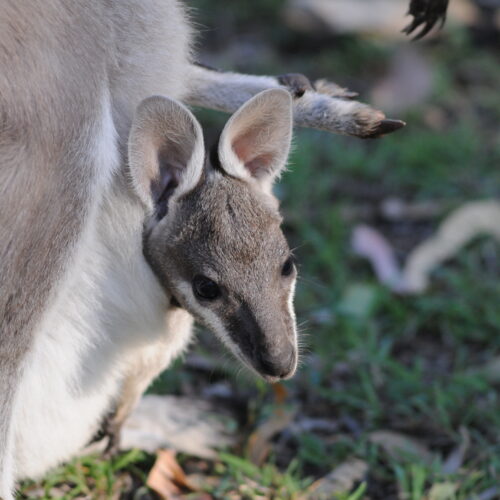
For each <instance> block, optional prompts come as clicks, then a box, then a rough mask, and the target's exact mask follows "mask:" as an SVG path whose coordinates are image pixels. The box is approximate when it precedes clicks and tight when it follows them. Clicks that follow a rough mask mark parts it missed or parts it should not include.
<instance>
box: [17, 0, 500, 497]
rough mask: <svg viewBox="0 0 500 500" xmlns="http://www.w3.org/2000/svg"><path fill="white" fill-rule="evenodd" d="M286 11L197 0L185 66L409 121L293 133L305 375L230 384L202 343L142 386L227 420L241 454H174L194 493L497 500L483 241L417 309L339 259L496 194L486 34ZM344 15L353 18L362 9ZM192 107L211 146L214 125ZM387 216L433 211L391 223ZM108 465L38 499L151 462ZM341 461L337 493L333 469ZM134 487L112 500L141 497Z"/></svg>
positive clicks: (492, 355)
mask: <svg viewBox="0 0 500 500" xmlns="http://www.w3.org/2000/svg"><path fill="white" fill-rule="evenodd" d="M398 1H399V2H402V3H406V2H403V0H398ZM290 3H291V2H287V1H286V0H253V1H252V2H246V1H243V0H238V1H237V0H232V1H231V2H214V1H213V0H193V1H192V2H190V4H191V6H192V8H193V13H192V15H193V18H194V19H195V21H196V23H197V26H198V28H199V29H200V36H199V39H198V51H199V53H200V59H201V61H202V62H204V63H206V64H209V65H212V66H215V67H218V68H220V69H223V70H234V71H240V72H245V73H256V74H273V75H278V74H282V73H287V72H301V73H305V74H307V75H308V76H309V77H311V79H314V78H317V77H326V78H328V79H330V80H333V81H335V82H336V83H338V84H340V85H342V86H346V87H348V88H350V89H351V90H356V91H358V92H359V93H360V100H363V101H365V102H370V103H372V104H374V105H375V106H378V107H380V108H381V109H384V111H386V112H387V113H388V115H389V116H390V117H391V118H399V119H403V120H405V121H407V123H408V126H407V127H406V128H405V129H403V130H402V131H399V132H397V133H395V134H393V135H389V136H387V137H384V138H382V139H378V140H364V141H363V140H360V139H354V138H346V137H339V136H333V135H331V134H327V133H323V132H318V131H312V130H296V135H295V149H294V153H293V155H292V157H291V160H290V168H289V171H288V172H287V173H286V174H285V175H284V176H283V179H282V182H281V183H280V184H279V185H278V186H277V189H276V192H277V194H278V196H279V198H280V199H281V202H282V208H283V213H284V218H285V224H284V229H285V231H286V234H287V236H288V238H289V241H290V244H291V246H292V247H294V248H295V249H296V250H295V254H296V255H297V257H298V262H299V271H300V280H299V282H298V287H297V296H296V309H297V316H298V320H299V323H300V325H301V332H302V344H303V346H304V348H303V358H302V366H301V368H300V371H299V373H298V374H297V375H296V376H295V378H294V379H293V380H291V381H287V382H286V383H285V384H284V388H283V387H282V388H279V389H276V388H274V389H273V388H272V387H269V386H267V385H265V384H263V383H262V382H260V381H257V380H254V379H252V378H250V377H245V376H243V375H242V374H241V373H240V372H237V370H236V369H234V370H233V369H232V365H233V364H234V365H236V364H235V363H234V362H233V361H232V360H230V359H229V357H227V356H224V355H223V354H222V348H221V347H220V346H218V345H215V341H214V340H213V339H212V338H211V336H210V335H208V334H206V333H204V332H200V334H199V342H197V344H196V345H194V346H193V348H192V350H191V353H190V354H189V355H188V356H187V359H186V360H184V361H180V362H178V363H176V366H175V367H173V368H172V369H170V370H169V371H168V372H166V373H165V374H164V375H162V377H160V379H159V380H158V381H156V382H155V384H154V386H153V388H152V389H151V390H152V391H153V392H160V393H168V394H179V395H187V396H191V397H195V398H197V397H203V398H206V399H212V400H215V401H217V404H220V405H221V406H225V407H230V408H231V411H232V412H233V415H236V417H235V422H236V423H235V425H236V428H237V431H238V433H239V435H240V436H241V440H240V444H239V445H238V446H237V447H235V448H233V449H230V450H227V452H226V453H223V454H222V455H221V456H220V459H219V460H217V461H215V462H210V461H209V462H205V461H199V460H196V459H194V458H192V457H189V456H180V457H179V460H180V463H181V465H182V466H183V467H184V468H185V469H186V470H187V471H188V472H189V471H191V470H196V471H198V472H199V471H200V470H203V474H204V475H205V476H206V477H207V478H210V481H207V483H206V484H204V485H203V490H204V491H205V492H207V494H208V496H206V497H201V496H193V497H192V498H216V499H219V498H220V499H225V498H228V499H237V498H250V499H253V498H259V499H261V498H262V499H271V498H273V499H274V498H275V499H289V498H290V499H291V498H296V499H298V498H306V497H305V496H304V495H305V492H307V491H312V489H311V486H310V485H311V484H313V483H314V482H315V481H318V482H316V483H315V486H313V487H312V488H323V491H324V492H326V493H325V494H324V495H325V496H324V498H340V499H351V500H354V499H357V498H359V499H361V498H365V499H372V500H388V499H402V500H420V499H429V500H446V499H457V500H458V499H460V500H461V499H463V500H469V499H470V500H472V499H481V500H488V499H494V498H500V489H499V487H498V485H499V484H500V438H499V436H500V396H499V392H498V389H499V385H500V367H499V366H500V362H499V361H498V360H499V359H500V306H499V303H500V247H499V246H498V243H496V242H495V241H494V240H493V239H492V238H489V237H483V238H479V239H476V240H474V241H473V242H472V243H471V244H469V245H468V246H467V247H466V248H465V249H464V250H463V251H460V252H458V253H457V255H456V256H455V257H454V258H453V259H451V260H450V261H448V262H447V263H446V264H445V265H443V266H441V267H439V268H438V269H437V270H436V271H435V272H434V273H433V275H432V282H431V286H430V288H429V289H428V290H427V291H426V292H425V293H422V294H420V295H415V296H402V295H398V294H395V293H393V292H391V291H390V290H388V289H387V288H386V287H384V286H383V285H382V284H380V283H379V282H378V280H377V278H376V276H375V275H374V273H373V270H372V269H371V267H370V266H369V264H368V263H367V262H366V261H365V260H363V259H362V258H360V257H359V256H356V255H355V253H354V252H353V251H352V247H351V235H352V231H353V229H354V228H355V227H356V226H357V225H359V224H368V225H370V226H372V227H373V228H376V229H377V230H378V231H380V232H381V233H382V234H383V235H384V236H385V237H386V238H387V239H388V241H389V242H390V243H391V244H392V246H393V247H394V249H395V252H396V256H397V258H398V259H399V261H400V262H403V261H404V260H405V258H406V257H407V256H408V254H409V253H410V252H411V250H412V249H413V248H415V246H416V245H418V244H419V243H420V242H422V241H423V240H425V239H426V238H427V237H429V236H430V235H432V234H433V233H434V231H435V230H436V228H437V227H438V225H439V223H440V222H441V221H442V220H443V219H444V218H445V217H446V216H447V214H448V213H450V211H452V210H453V209H455V208H457V207H459V206H461V205H463V204H465V203H467V202H469V201H472V200H481V199H498V196H499V194H500V131H499V128H500V127H499V124H500V91H499V89H500V64H499V63H500V45H499V43H498V37H497V36H496V35H495V33H494V32H493V31H492V32H488V33H486V28H484V29H482V27H481V26H480V25H478V24H477V23H475V22H474V20H473V19H471V22H470V23H463V22H456V21H454V19H453V18H452V19H450V20H449V22H448V23H447V24H446V26H445V28H444V29H443V31H441V32H440V33H438V34H436V35H434V36H432V37H429V38H428V39H426V40H424V41H420V42H417V43H412V42H410V41H409V40H408V39H406V38H405V37H404V36H403V35H400V34H399V33H398V31H397V28H396V27H397V26H399V28H403V27H404V24H405V19H404V18H398V19H396V20H395V24H394V26H395V28H394V31H393V32H392V34H390V33H388V30H385V31H384V30H381V31H377V30H373V32H369V31H371V30H367V31H368V32H369V33H368V32H366V31H365V32H360V31H356V32H355V31H349V30H342V29H339V30H337V32H336V31H335V30H334V29H333V28H331V27H329V26H327V23H326V21H324V20H321V19H320V20H319V21H318V19H317V18H315V19H314V22H315V23H313V22H309V21H307V19H306V17H307V16H306V13H305V12H304V13H302V14H301V13H299V15H297V13H295V14H294V15H292V14H293V13H292V14H290V10H289V9H290ZM331 3H332V4H334V3H335V1H334V0H331ZM356 3H358V4H359V5H360V9H363V10H364V11H365V12H366V15H367V17H368V18H369V17H370V12H369V11H370V8H371V6H370V4H371V2H370V1H365V2H363V1H359V0H358V1H357V2H356ZM452 3H453V2H452ZM287 13H288V14H287ZM297 19H299V21H303V22H299V23H297ZM320 21H322V22H320ZM398 23H399V24H398ZM468 24H469V25H468ZM486 35H488V36H486ZM195 112H196V114H197V116H198V117H199V118H200V120H201V121H202V123H203V125H204V128H205V131H206V135H207V137H208V138H209V141H210V140H214V139H215V137H217V133H218V131H219V130H220V128H221V127H222V126H223V124H224V123H225V121H226V120H227V116H225V115H223V114H221V113H216V112H207V111H202V110H195ZM391 203H392V206H394V204H396V206H406V207H410V208H411V207H415V206H420V207H422V206H423V207H430V208H429V210H423V211H421V212H418V210H417V212H418V213H417V215H415V214H413V215H408V214H407V213H406V212H405V213H402V214H399V215H398V214H396V215H394V213H392V212H391V211H390V210H388V209H387V207H388V206H390V205H391ZM408 213H411V210H410V211H409V212H408ZM498 223H499V224H500V221H498ZM200 359H203V360H205V362H204V363H200V362H199V360H200ZM196 360H197V361H196ZM279 412H282V413H281V415H283V413H284V414H286V415H288V416H289V417H290V418H289V420H290V422H291V423H290V422H289V423H288V424H287V425H283V426H282V428H281V429H279V431H278V432H276V433H274V435H272V436H271V437H269V439H268V440H267V441H268V442H266V446H268V449H269V454H268V455H267V456H266V459H265V460H264V461H263V462H262V461H261V462H260V463H259V464H258V465H257V466H256V465H254V462H255V460H254V459H253V458H252V450H251V449H250V448H251V445H252V443H251V439H250V442H249V436H250V437H251V436H255V433H256V431H258V429H259V428H261V426H263V425H265V423H266V422H268V421H269V419H270V418H276V415H279V414H280V413H279ZM398 440H399V441H398ZM249 447H250V448H249ZM401 449H403V451H401ZM354 459H356V461H353V460H354ZM118 460H120V459H118ZM121 460H122V462H121V463H118V465H117V462H116V460H115V461H114V462H106V461H100V460H98V459H89V460H87V461H85V460H83V461H82V460H81V461H77V462H76V463H75V464H72V465H71V466H70V467H72V468H71V469H68V468H66V469H63V472H62V473H61V472H60V471H59V472H58V473H57V474H59V476H57V474H56V475H54V476H53V477H52V478H50V479H49V480H48V482H47V483H45V486H44V487H42V489H40V487H39V486H38V487H37V489H36V491H37V492H38V494H39V495H41V493H40V491H45V493H44V494H45V495H47V496H46V498H51V496H50V495H52V497H53V495H54V493H50V491H54V490H51V488H53V487H54V485H56V484H60V483H61V481H62V480H63V479H62V478H66V479H65V480H66V482H68V481H69V482H70V484H71V487H67V488H65V489H64V495H66V498H77V497H85V498H116V497H119V496H120V494H121V495H122V497H124V495H125V493H123V489H122V490H120V484H122V483H118V486H117V485H116V484H115V482H116V481H119V479H118V478H119V477H121V476H120V474H121V475H122V476H123V475H132V476H133V477H134V484H136V483H137V482H140V481H141V478H142V479H143V478H144V474H146V471H147V470H148V468H149V467H150V466H151V464H152V460H153V458H152V457H149V456H147V455H145V454H143V453H135V454H132V455H130V454H129V455H126V456H125V458H123V456H122V458H121ZM201 462H203V464H202V465H200V463H201ZM203 467H204V468H203ZM339 467H344V469H342V468H341V469H340V471H342V472H341V473H340V476H342V477H344V478H347V480H346V482H345V483H344V486H339V484H338V481H337V482H336V483H335V481H336V480H335V474H332V471H335V470H337V471H338V470H339V469H338V468H339ZM360 471H361V472H360ZM68 475H69V477H71V479H70V480H68ZM328 475H329V476H328ZM325 476H328V479H325ZM332 477H333V479H332ZM137 478H139V479H137ZM332 483H334V484H333V486H332ZM127 484H128V483H127ZM33 488H34V486H33V484H31V483H30V484H29V485H27V486H26V487H25V489H24V493H23V498H39V497H36V496H34V493H33V491H35V490H34V489H33ZM120 491H122V493H117V492H120ZM138 491H139V490H134V492H132V493H131V492H130V490H129V491H128V493H126V495H128V498H146V497H145V496H144V495H147V493H145V492H144V491H143V490H141V491H140V494H139V493H138ZM30 492H31V493H30ZM96 492H97V493H96ZM86 495H87V496H86ZM134 495H135V496H134ZM141 495H142V496H141ZM210 495H211V496H210ZM319 495H320V494H319V493H317V496H316V497H314V495H312V496H310V497H307V498H319V497H320V496H319ZM182 498H191V497H190V496H189V495H187V496H186V497H182Z"/></svg>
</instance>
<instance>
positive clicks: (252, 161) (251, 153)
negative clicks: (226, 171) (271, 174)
mask: <svg viewBox="0 0 500 500" xmlns="http://www.w3.org/2000/svg"><path fill="white" fill-rule="evenodd" d="M259 133H260V131H259V130H251V131H247V132H246V133H245V134H244V135H241V136H240V137H238V138H236V139H235V140H234V141H233V151H234V153H235V154H236V156H237V157H238V158H239V159H240V160H241V162H242V163H243V165H244V166H245V168H246V169H247V170H248V171H249V172H250V175H251V176H252V177H256V178H257V177H260V176H261V175H262V174H264V173H267V172H268V171H269V170H270V167H271V165H272V163H273V161H274V155H273V154H272V153H261V151H259V149H261V147H259V146H260V145H259V139H260V140H262V138H261V137H259Z"/></svg>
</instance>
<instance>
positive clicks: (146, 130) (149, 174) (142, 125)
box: [128, 96, 205, 218]
mask: <svg viewBox="0 0 500 500" xmlns="http://www.w3.org/2000/svg"><path fill="white" fill-rule="evenodd" d="M204 160H205V147H204V144H203V132H202V130H201V127H200V124H199V123H198V121H197V120H196V118H195V117H194V116H193V114H192V113H191V111H189V110H188V109H187V108H186V107H185V106H184V105H183V104H181V103H180V102H178V101H175V100H174V99H170V98H168V97H164V96H152V97H148V98H147V99H144V100H143V101H142V102H141V103H140V104H139V106H138V108H137V111H136V113H135V116H134V120H133V122H132V127H131V129H130V135H129V142H128V163H129V167H130V174H131V177H132V182H133V185H134V188H135V190H136V192H137V194H138V195H139V197H140V198H141V200H142V201H143V202H144V203H145V205H146V206H148V207H149V208H150V209H151V210H152V211H153V210H154V211H155V213H156V215H157V218H161V217H163V215H165V213H166V212H167V208H168V202H169V200H170V199H171V198H173V197H177V196H181V195H182V194H184V193H187V192H188V191H190V190H192V189H193V188H194V187H195V186H196V184H197V183H198V181H199V180H200V177H201V174H202V171H203V164H204Z"/></svg>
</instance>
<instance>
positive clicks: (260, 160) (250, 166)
mask: <svg viewBox="0 0 500 500" xmlns="http://www.w3.org/2000/svg"><path fill="white" fill-rule="evenodd" d="M273 159H274V156H273V155H272V154H271V153H265V154H261V155H259V156H257V157H255V158H254V159H253V160H250V161H248V162H247V163H245V168H246V169H247V170H248V171H249V172H250V175H251V176H252V177H256V178H258V177H260V176H261V175H263V174H266V173H268V172H269V170H270V169H271V168H270V167H271V164H272V162H273Z"/></svg>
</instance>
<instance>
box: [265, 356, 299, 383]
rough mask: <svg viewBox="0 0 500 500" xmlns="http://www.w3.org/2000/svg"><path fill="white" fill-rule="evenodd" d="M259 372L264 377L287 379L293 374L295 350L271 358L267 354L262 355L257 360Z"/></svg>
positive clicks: (295, 361) (295, 359) (295, 362)
mask: <svg viewBox="0 0 500 500" xmlns="http://www.w3.org/2000/svg"><path fill="white" fill-rule="evenodd" d="M258 361H259V362H258V365H259V372H260V373H261V374H262V375H263V376H264V377H266V376H267V377H273V378H280V379H283V378H289V377H291V376H292V375H293V374H294V372H295V366H296V364H297V355H296V353H295V350H290V351H287V352H286V353H283V354H280V355H279V356H271V355H269V354H268V353H262V354H261V355H260V356H259V360H258Z"/></svg>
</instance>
